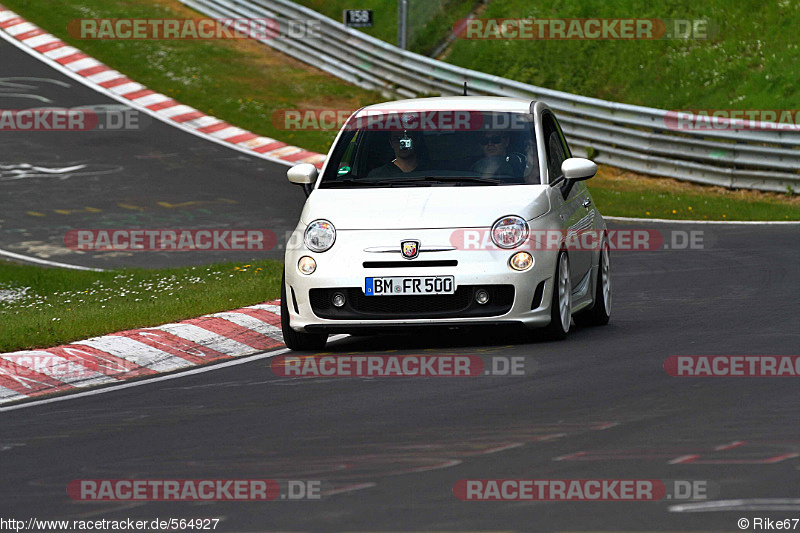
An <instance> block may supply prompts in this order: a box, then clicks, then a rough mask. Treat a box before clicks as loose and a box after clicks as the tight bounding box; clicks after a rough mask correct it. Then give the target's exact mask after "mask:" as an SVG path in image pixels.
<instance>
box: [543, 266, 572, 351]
mask: <svg viewBox="0 0 800 533" xmlns="http://www.w3.org/2000/svg"><path fill="white" fill-rule="evenodd" d="M553 281H554V284H553V297H552V299H551V301H550V325H549V326H547V328H545V335H546V336H547V338H549V339H551V340H563V339H566V338H567V333H568V332H569V325H570V321H571V320H572V282H571V281H570V274H569V257H568V256H567V252H564V251H561V252H559V254H558V261H556V273H555V276H554V278H553Z"/></svg>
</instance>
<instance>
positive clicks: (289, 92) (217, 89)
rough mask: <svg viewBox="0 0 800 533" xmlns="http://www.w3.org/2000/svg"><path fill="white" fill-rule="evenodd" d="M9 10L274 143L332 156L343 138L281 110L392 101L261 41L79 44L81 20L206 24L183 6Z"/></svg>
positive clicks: (33, 3) (65, 4) (13, 0)
mask: <svg viewBox="0 0 800 533" xmlns="http://www.w3.org/2000/svg"><path fill="white" fill-rule="evenodd" d="M2 4H3V5H5V6H6V7H8V8H9V9H11V10H13V11H16V12H18V13H19V14H21V15H23V16H24V17H25V18H27V19H28V20H30V21H31V22H33V23H35V24H37V25H39V26H40V27H42V28H44V29H45V30H47V31H49V32H50V33H52V34H54V35H56V36H58V37H59V38H61V39H62V40H64V41H65V42H67V43H68V44H71V45H73V46H75V47H77V48H79V49H81V50H83V51H85V52H86V53H88V54H89V55H91V56H93V57H95V58H97V59H98V60H100V61H102V62H104V63H106V64H107V65H109V66H110V67H113V68H114V69H117V70H119V71H120V72H122V73H124V74H126V75H128V76H129V77H131V78H132V79H134V80H136V81H138V82H140V83H142V84H144V85H146V86H147V87H149V88H151V89H153V90H155V91H158V92H161V93H164V94H166V95H169V96H172V97H174V98H175V99H177V100H178V101H180V102H181V103H183V104H186V105H190V106H193V107H195V108H197V109H199V110H200V111H203V112H205V113H208V114H210V115H214V116H216V117H218V118H220V119H223V120H225V121H228V122H230V123H231V124H235V125H237V126H239V127H241V128H245V129H247V130H250V131H252V132H255V133H259V134H261V135H265V136H267V137H273V138H277V139H279V140H282V141H284V142H288V143H291V144H296V145H299V146H302V147H303V148H307V149H310V150H314V151H317V152H322V153H327V151H328V149H329V147H330V144H331V143H332V141H333V139H334V137H335V135H336V131H297V132H287V131H282V130H280V129H278V128H276V127H275V126H274V125H273V124H272V123H271V121H270V120H271V118H272V115H273V113H274V112H275V111H276V110H280V109H296V108H300V109H305V108H314V107H318V108H323V109H324V108H333V109H358V108H359V107H361V106H363V105H367V104H371V103H375V102H380V101H383V100H385V98H382V97H381V96H380V95H379V94H378V93H376V92H372V91H366V90H363V89H359V88H357V87H353V86H351V85H348V84H347V83H345V82H343V81H341V80H339V79H337V78H335V77H333V76H330V75H328V74H325V73H323V72H321V71H317V70H315V69H312V68H311V67H307V66H305V65H303V64H301V63H299V62H296V61H293V60H291V59H288V58H287V56H284V55H282V54H279V53H277V52H273V51H272V50H271V49H270V48H268V47H267V46H264V45H262V44H260V43H258V42H255V41H232V40H227V41H180V40H162V41H146V40H136V41H112V40H94V41H93V40H77V39H73V38H71V37H69V35H68V34H67V23H68V22H69V21H70V20H72V19H79V18H105V17H109V18H119V17H125V18H191V17H198V14H197V13H196V12H193V11H191V10H189V9H187V8H185V7H183V6H182V5H181V4H179V3H178V2H156V1H155V0H69V1H67V0H3V1H2Z"/></svg>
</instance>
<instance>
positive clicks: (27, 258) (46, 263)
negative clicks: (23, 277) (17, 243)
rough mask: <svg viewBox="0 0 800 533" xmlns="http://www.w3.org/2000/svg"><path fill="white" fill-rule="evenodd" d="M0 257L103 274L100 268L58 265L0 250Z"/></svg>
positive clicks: (54, 262)
mask: <svg viewBox="0 0 800 533" xmlns="http://www.w3.org/2000/svg"><path fill="white" fill-rule="evenodd" d="M0 255H4V256H6V257H10V258H12V259H16V260H18V261H27V262H29V263H38V264H40V265H47V266H53V267H60V268H71V269H72V270H88V271H91V272H105V269H102V268H90V267H84V266H79V265H70V264H67V263H59V262H58V261H48V260H47V259H39V258H38V257H31V256H29V255H22V254H15V253H14V252H9V251H7V250H0Z"/></svg>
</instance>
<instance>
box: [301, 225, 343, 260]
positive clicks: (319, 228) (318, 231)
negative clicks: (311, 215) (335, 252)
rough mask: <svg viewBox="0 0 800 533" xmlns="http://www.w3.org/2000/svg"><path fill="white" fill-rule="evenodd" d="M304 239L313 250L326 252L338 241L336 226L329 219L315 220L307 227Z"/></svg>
mask: <svg viewBox="0 0 800 533" xmlns="http://www.w3.org/2000/svg"><path fill="white" fill-rule="evenodd" d="M303 241H305V243H306V246H307V247H308V249H309V250H311V251H312V252H325V251H327V250H330V248H331V246H333V243H334V241H336V228H334V227H333V224H331V223H330V222H328V221H327V220H322V219H320V220H315V221H314V222H312V223H311V224H309V225H308V227H307V228H306V232H305V234H304V236H303Z"/></svg>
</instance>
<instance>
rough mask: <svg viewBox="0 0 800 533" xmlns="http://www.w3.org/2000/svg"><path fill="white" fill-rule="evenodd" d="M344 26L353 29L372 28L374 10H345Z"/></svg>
mask: <svg viewBox="0 0 800 533" xmlns="http://www.w3.org/2000/svg"><path fill="white" fill-rule="evenodd" d="M344 25H345V26H349V27H351V28H371V27H372V10H371V9H345V10H344Z"/></svg>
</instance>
